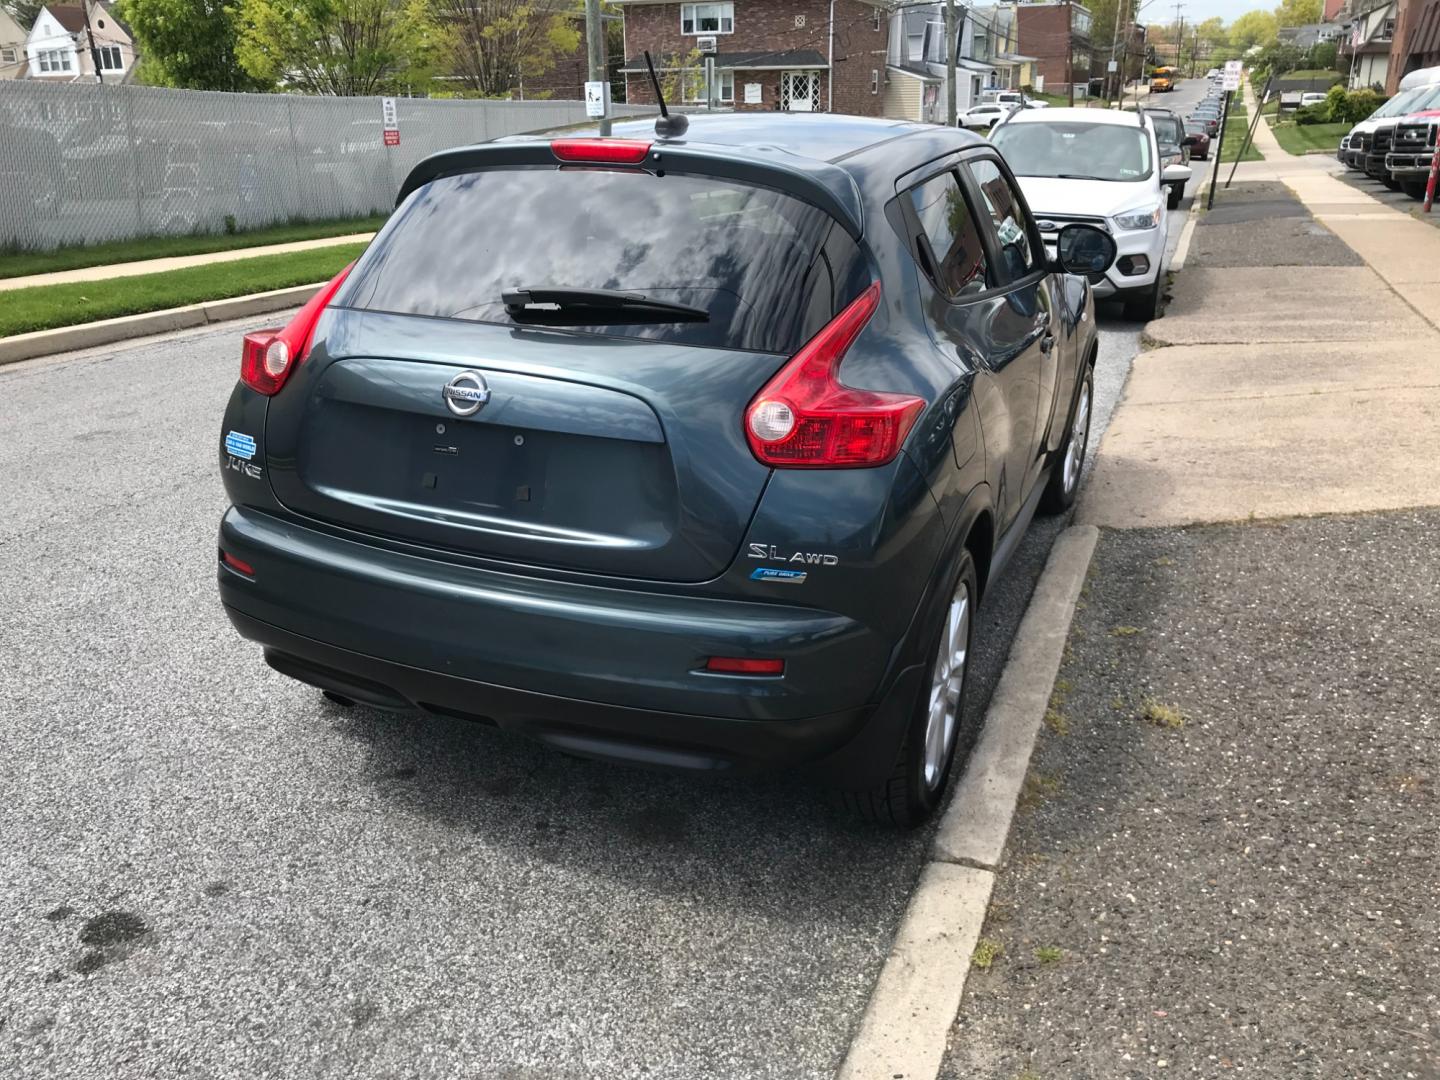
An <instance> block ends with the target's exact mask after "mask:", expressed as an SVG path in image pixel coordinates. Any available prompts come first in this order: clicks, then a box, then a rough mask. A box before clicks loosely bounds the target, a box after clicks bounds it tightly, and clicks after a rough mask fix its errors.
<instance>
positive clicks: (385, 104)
mask: <svg viewBox="0 0 1440 1080" xmlns="http://www.w3.org/2000/svg"><path fill="white" fill-rule="evenodd" d="M380 127H381V128H382V129H383V130H384V139H385V145H386V146H399V145H400V110H398V109H397V108H396V107H395V99H394V98H393V97H387V98H381V99H380Z"/></svg>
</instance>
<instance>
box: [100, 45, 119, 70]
mask: <svg viewBox="0 0 1440 1080" xmlns="http://www.w3.org/2000/svg"><path fill="white" fill-rule="evenodd" d="M100 70H101V71H124V70H125V58H124V57H122V56H121V55H120V46H119V45H101V46H100Z"/></svg>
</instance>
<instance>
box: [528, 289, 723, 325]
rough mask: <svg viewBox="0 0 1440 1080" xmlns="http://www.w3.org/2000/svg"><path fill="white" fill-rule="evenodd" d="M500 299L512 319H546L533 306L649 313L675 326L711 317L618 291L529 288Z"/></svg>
mask: <svg viewBox="0 0 1440 1080" xmlns="http://www.w3.org/2000/svg"><path fill="white" fill-rule="evenodd" d="M500 299H501V301H502V302H503V303H504V304H505V307H506V308H507V309H508V310H509V311H510V313H511V314H512V315H524V316H526V317H527V318H536V317H543V316H544V315H545V308H544V307H541V308H538V309H537V308H536V307H535V306H533V305H553V306H554V307H555V308H557V309H558V310H559V311H562V312H570V313H574V312H575V311H577V310H580V309H585V308H590V309H594V310H598V311H633V312H635V313H636V314H644V313H646V312H649V313H650V314H652V315H671V316H674V317H675V319H676V321H678V322H709V321H710V313H709V312H708V311H706V310H705V309H704V308H698V307H692V306H691V305H689V304H678V303H676V302H675V301H673V300H656V299H655V298H653V297H650V296H646V295H645V294H644V293H636V292H623V291H621V290H620V289H572V288H566V287H563V286H549V285H544V286H530V287H525V288H520V289H506V290H504V291H503V292H502V293H501V294H500Z"/></svg>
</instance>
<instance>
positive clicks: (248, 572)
mask: <svg viewBox="0 0 1440 1080" xmlns="http://www.w3.org/2000/svg"><path fill="white" fill-rule="evenodd" d="M220 561H221V562H222V563H224V564H225V565H226V566H228V567H229V568H230V569H231V570H236V571H239V572H240V573H242V574H244V575H245V576H246V577H254V576H255V568H254V567H253V566H251V565H250V564H249V563H248V562H245V560H243V559H237V558H236V557H235V556H234V555H231V554H230V553H229V552H228V551H222V552H220Z"/></svg>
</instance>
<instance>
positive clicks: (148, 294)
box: [0, 244, 365, 337]
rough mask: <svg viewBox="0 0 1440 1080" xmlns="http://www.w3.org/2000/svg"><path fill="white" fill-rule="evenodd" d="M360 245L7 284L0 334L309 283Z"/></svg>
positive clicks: (330, 273) (0, 300) (0, 301)
mask: <svg viewBox="0 0 1440 1080" xmlns="http://www.w3.org/2000/svg"><path fill="white" fill-rule="evenodd" d="M364 250H365V245H364V244H339V245H337V246H335V247H328V248H318V249H316V250H314V251H295V252H291V253H289V254H286V255H260V256H257V257H256V258H253V259H237V260H235V261H234V262H226V263H212V264H210V265H209V266H196V267H191V268H189V269H186V270H168V271H166V272H165V273H163V274H140V275H138V276H136V277H127V278H115V279H113V280H111V281H85V282H79V283H76V284H73V285H37V286H35V287H33V288H29V289H10V290H6V291H3V292H0V337H8V336H9V335H11V334H24V333H28V332H29V331H31V330H50V329H54V328H55V327H58V326H74V325H77V324H79V323H87V322H96V321H98V320H100V319H113V318H116V317H117V316H120V315H138V314H140V313H141V312H145V311H160V310H162V309H164V308H172V307H181V306H183V305H185V304H199V303H203V302H205V301H207V300H224V299H227V298H229V297H232V296H246V295H248V294H250V293H258V292H266V291H268V290H270V289H285V288H289V287H290V286H293V285H309V284H311V283H312V282H320V281H325V280H327V279H329V278H332V277H334V276H335V275H336V274H337V273H338V272H339V271H340V268H341V267H343V266H344V265H345V264H346V263H348V262H350V261H351V260H352V259H355V258H356V257H358V256H359V254H360V253H361V252H362V251H364Z"/></svg>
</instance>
